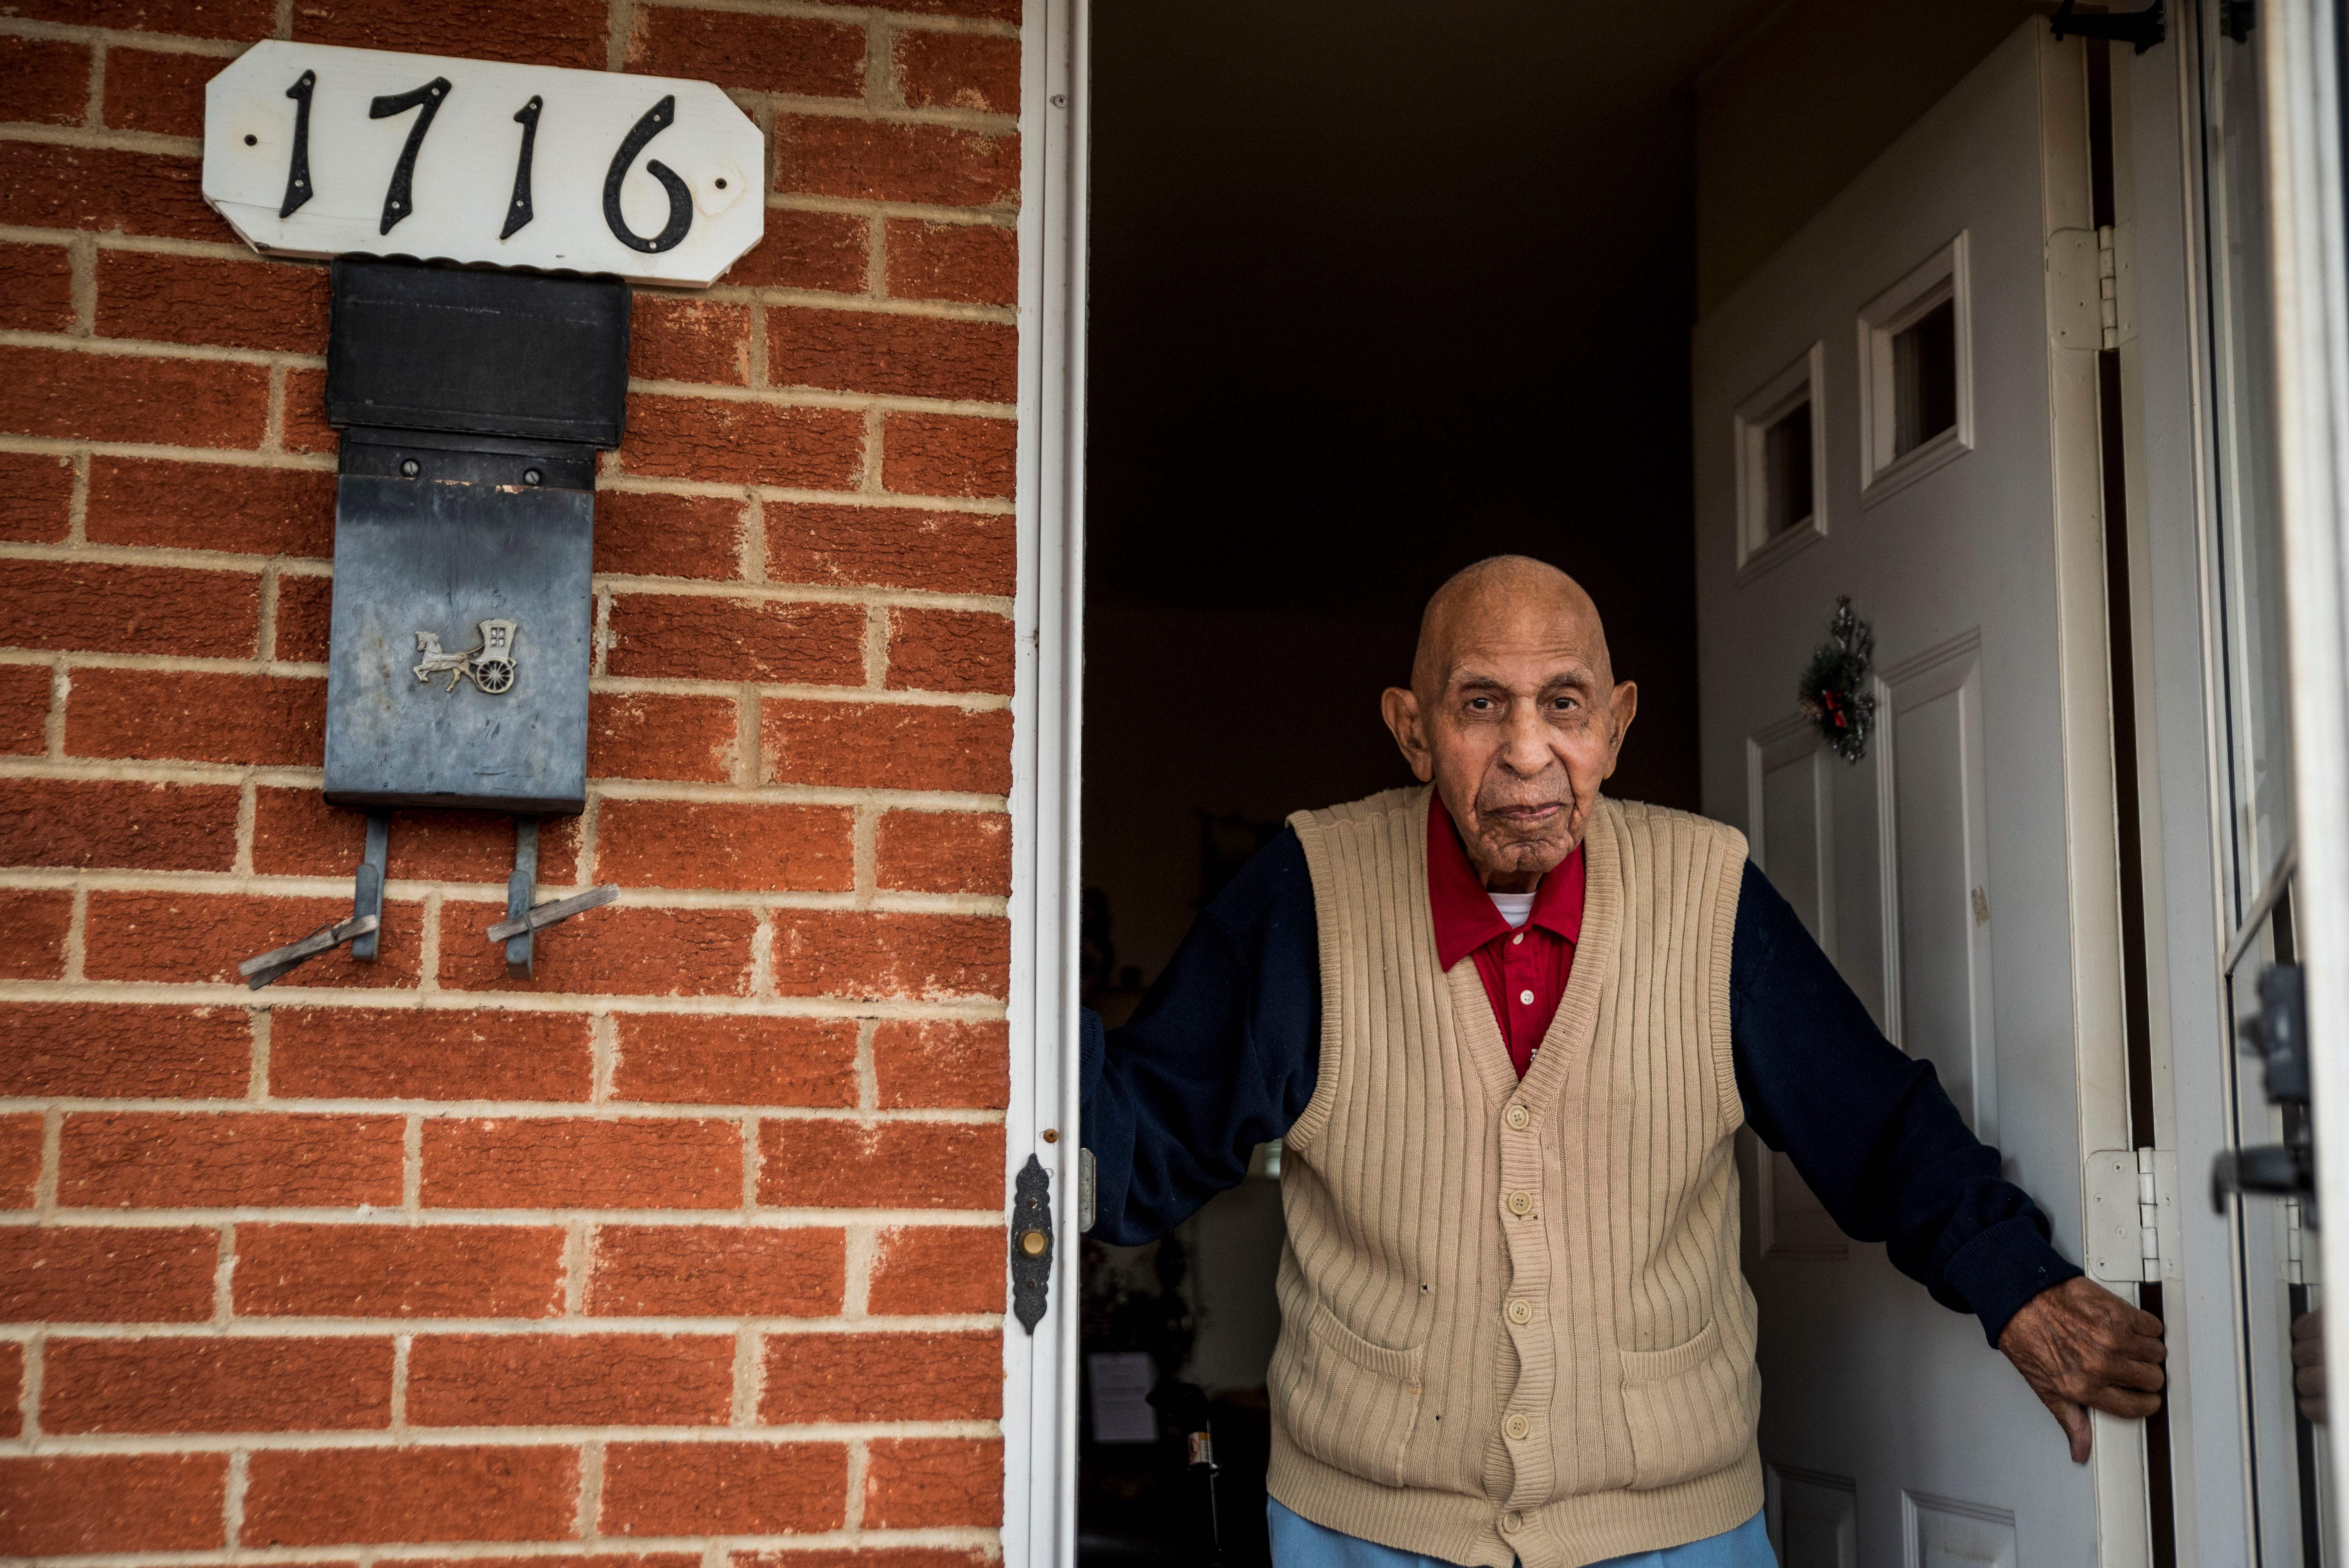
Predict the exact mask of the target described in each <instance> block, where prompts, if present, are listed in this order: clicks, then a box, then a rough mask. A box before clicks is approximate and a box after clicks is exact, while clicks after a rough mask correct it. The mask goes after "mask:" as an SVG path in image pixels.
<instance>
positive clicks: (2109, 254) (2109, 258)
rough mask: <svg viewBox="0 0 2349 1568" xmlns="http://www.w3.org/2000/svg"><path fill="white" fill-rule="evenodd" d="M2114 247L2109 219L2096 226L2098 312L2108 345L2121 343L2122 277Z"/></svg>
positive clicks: (2115, 345)
mask: <svg viewBox="0 0 2349 1568" xmlns="http://www.w3.org/2000/svg"><path fill="white" fill-rule="evenodd" d="M2114 251H2115V247H2114V244H2113V226H2112V225H2111V224H2110V223H2103V224H2099V225H2098V226H2097V228H2096V315H2097V316H2098V318H2099V320H2100V322H2101V324H2102V325H2103V329H2104V344H2105V346H2106V348H2118V347H2119V346H2121V301H2120V278H2119V268H2118V265H2117V258H2116V256H2115V254H2114Z"/></svg>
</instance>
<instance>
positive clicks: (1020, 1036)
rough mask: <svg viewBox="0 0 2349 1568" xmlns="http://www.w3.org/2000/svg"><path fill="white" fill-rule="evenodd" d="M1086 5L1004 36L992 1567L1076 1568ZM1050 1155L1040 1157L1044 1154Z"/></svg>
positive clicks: (1064, 3)
mask: <svg viewBox="0 0 2349 1568" xmlns="http://www.w3.org/2000/svg"><path fill="white" fill-rule="evenodd" d="M1087 8H1088V6H1087V0H1027V4H1026V8H1025V12H1024V14H1023V15H1022V17H1021V21H1020V28H1019V57H1020V58H1019V70H1020V81H1019V103H1020V117H1019V129H1020V135H1021V147H1020V172H1019V469H1018V486H1017V495H1018V500H1017V507H1018V511H1017V515H1016V524H1017V527H1018V530H1019V588H1018V591H1017V598H1016V600H1015V602H1014V605H1013V609H1012V621H1013V626H1014V630H1015V634H1016V636H1017V638H1018V652H1017V656H1016V659H1015V662H1014V665H1013V670H1014V674H1013V679H1012V697H1011V719H1012V742H1011V747H1012V750H1011V854H1012V861H1011V901H1010V918H1011V989H1010V995H1009V999H1008V1000H1009V1012H1010V1025H1011V1100H1010V1108H1009V1111H1008V1112H1007V1114H1006V1116H1005V1118H1004V1154H1005V1169H1004V1203H1005V1208H1006V1212H1009V1205H1010V1201H1011V1191H1012V1180H1013V1177H1014V1175H1015V1174H1016V1173H1017V1172H1018V1171H1019V1169H1020V1168H1021V1167H1022V1166H1024V1165H1026V1164H1027V1162H1028V1157H1029V1156H1030V1154H1033V1155H1034V1156H1035V1157H1036V1158H1037V1159H1038V1160H1039V1161H1040V1162H1041V1163H1042V1164H1043V1166H1044V1169H1045V1170H1046V1171H1048V1172H1049V1173H1050V1177H1051V1198H1052V1220H1053V1230H1054V1232H1055V1233H1056V1245H1055V1250H1054V1253H1053V1262H1054V1267H1053V1271H1052V1283H1051V1289H1050V1296H1049V1300H1048V1306H1047V1310H1046V1312H1045V1315H1044V1320H1043V1321H1042V1322H1041V1323H1040V1324H1039V1325H1038V1326H1037V1329H1036V1333H1035V1335H1034V1336H1033V1337H1030V1336H1029V1335H1028V1334H1027V1333H1025V1332H1024V1331H1023V1330H1022V1329H1021V1328H1020V1326H1019V1323H1018V1321H1017V1320H1015V1319H1012V1318H1009V1317H1008V1316H1007V1318H1006V1319H1005V1322H1004V1337H1003V1378H1004V1381H1003V1560H1004V1562H1005V1563H1038V1564H1041V1563H1064V1564H1067V1563H1074V1562H1075V1561H1076V1543H1077V1542H1076V1498H1075V1495H1074V1491H1073V1487H1072V1485H1071V1486H1069V1487H1064V1486H1063V1484H1062V1482H1063V1479H1064V1478H1067V1479H1068V1480H1070V1481H1071V1482H1073V1478H1074V1477H1075V1475H1076V1458H1077V1455H1076V1449H1077V1387H1076V1377H1075V1373H1076V1364H1077V1317H1078V1313H1077V1296H1078V1293H1079V1289H1080V1275H1079V1270H1078V1254H1079V1252H1080V1250H1081V1243H1080V1241H1079V1229H1080V1223H1081V1222H1080V1219H1079V1216H1078V1213H1077V1148H1078V1137H1077V1115H1078V1111H1077V1089H1078V1084H1077V1075H1076V1072H1075V1070H1074V1068H1075V1059H1076V1048H1075V1047H1076V1038H1077V965H1076V954H1077V913H1078V903H1079V901H1078V875H1079V861H1078V823H1079V820H1080V816H1081V813H1080V811H1079V810H1078V806H1079V799H1078V786H1079V779H1078V758H1079V756H1080V749H1079V746H1078V735H1079V727H1080V724H1081V717H1082V707H1081V698H1082V694H1083V654H1084V647H1083V626H1084V493H1085V492H1084V455H1085V441H1084V421H1085V247H1086V233H1085V202H1086V172H1085V170H1086V139H1087V136H1088V134H1089V130H1088V118H1087V109H1088V98H1087V94H1088V81H1089V77H1090V72H1089V70H1088V67H1087V58H1086V57H1087V52H1088V41H1087V27H1086V12H1087ZM1048 1137H1049V1138H1051V1139H1052V1141H1050V1142H1048V1141H1046V1140H1047V1138H1048Z"/></svg>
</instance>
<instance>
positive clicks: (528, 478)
mask: <svg viewBox="0 0 2349 1568" xmlns="http://www.w3.org/2000/svg"><path fill="white" fill-rule="evenodd" d="M545 478H546V476H545V475H544V474H542V473H540V472H539V471H538V470H537V469H523V471H522V482H523V483H524V484H526V485H534V484H537V483H539V482H540V481H542V480H544V479H545Z"/></svg>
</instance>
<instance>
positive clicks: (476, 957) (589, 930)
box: [440, 903, 758, 996]
mask: <svg viewBox="0 0 2349 1568" xmlns="http://www.w3.org/2000/svg"><path fill="white" fill-rule="evenodd" d="M504 913H505V910H504V907H503V906H502V905H492V904H483V903H468V904H459V903H449V904H446V905H443V906H442V909H441V912H440V984H441V985H445V986H447V987H449V988H450V989H451V990H460V991H541V992H549V993H559V992H564V991H574V992H588V993H592V994H594V995H602V996H746V995H750V939H751V937H752V936H753V935H754V934H756V932H757V929H758V920H757V917H756V916H754V915H752V914H750V913H749V912H747V911H744V910H732V909H631V908H625V907H623V908H618V909H599V910H595V911H594V912H592V913H588V914H586V915H584V916H582V917H581V918H579V919H577V920H574V921H569V922H566V923H564V924H563V925H561V926H558V927H556V928H555V929H554V930H553V931H548V932H542V933H540V934H539V937H538V942H537V954H536V956H537V967H538V975H537V978H536V979H534V980H512V979H509V978H507V975H506V961H505V948H504V947H503V945H502V944H495V943H492V942H490V941H487V940H486V939H484V937H483V936H482V933H483V932H484V931H486V930H488V929H489V927H490V925H491V924H492V923H493V922H494V921H497V920H499V919H501V918H502V917H503V915H504Z"/></svg>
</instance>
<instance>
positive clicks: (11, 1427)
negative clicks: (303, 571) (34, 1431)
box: [0, 1339, 25, 1438]
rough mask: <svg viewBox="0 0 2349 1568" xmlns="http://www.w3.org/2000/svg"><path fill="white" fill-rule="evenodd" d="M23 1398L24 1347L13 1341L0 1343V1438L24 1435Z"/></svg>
mask: <svg viewBox="0 0 2349 1568" xmlns="http://www.w3.org/2000/svg"><path fill="white" fill-rule="evenodd" d="M24 1398H25V1347H24V1346H23V1345H21V1344H19V1343H18V1342H16V1340H13V1339H11V1340H7V1341H5V1342H0V1438H15V1437H21V1436H23V1435H24V1431H25V1412H24V1409H23V1408H22V1407H23V1403H24Z"/></svg>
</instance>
